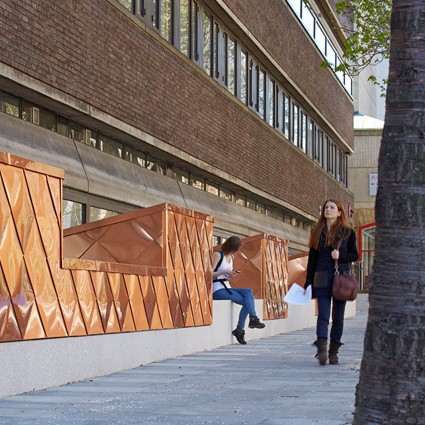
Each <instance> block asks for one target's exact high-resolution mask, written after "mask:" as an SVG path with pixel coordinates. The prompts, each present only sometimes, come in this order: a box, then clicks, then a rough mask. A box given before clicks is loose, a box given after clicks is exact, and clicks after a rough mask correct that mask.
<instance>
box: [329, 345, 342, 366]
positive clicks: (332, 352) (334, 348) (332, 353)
mask: <svg viewBox="0 0 425 425" xmlns="http://www.w3.org/2000/svg"><path fill="white" fill-rule="evenodd" d="M341 345H344V344H343V343H342V342H336V341H333V340H332V339H331V343H330V344H329V364H338V363H339V362H338V350H339V347H341Z"/></svg>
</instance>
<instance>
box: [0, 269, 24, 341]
mask: <svg viewBox="0 0 425 425" xmlns="http://www.w3.org/2000/svg"><path fill="white" fill-rule="evenodd" d="M0 323H1V324H2V326H1V328H0V340H1V341H15V340H20V339H22V335H21V332H20V330H19V325H18V321H17V319H16V316H15V312H14V311H13V305H12V301H11V298H10V294H9V289H8V288H7V285H6V280H5V278H4V275H3V271H2V269H1V268H0Z"/></svg>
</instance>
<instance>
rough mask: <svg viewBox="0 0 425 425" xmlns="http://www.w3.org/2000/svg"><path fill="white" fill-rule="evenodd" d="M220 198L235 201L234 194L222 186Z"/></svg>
mask: <svg viewBox="0 0 425 425" xmlns="http://www.w3.org/2000/svg"><path fill="white" fill-rule="evenodd" d="M219 196H220V198H224V199H227V200H228V201H231V200H232V199H233V192H232V191H231V190H230V189H227V188H226V187H222V186H220V194H219Z"/></svg>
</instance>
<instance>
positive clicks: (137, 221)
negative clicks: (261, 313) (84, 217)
mask: <svg viewBox="0 0 425 425" xmlns="http://www.w3.org/2000/svg"><path fill="white" fill-rule="evenodd" d="M0 177H1V180H2V182H1V183H2V184H0V230H1V233H0V265H1V268H0V341H13V340H19V339H33V338H45V337H58V336H68V335H72V336H75V335H86V334H87V335H92V334H100V333H108V332H128V331H135V330H145V329H161V328H170V327H181V326H193V325H207V324H210V323H211V321H212V315H211V312H212V297H211V241H212V229H213V219H212V217H210V216H207V215H205V214H202V213H198V212H196V211H192V210H188V209H186V208H183V207H178V206H175V205H172V204H161V205H158V206H154V207H151V208H145V209H143V210H137V211H134V212H131V213H126V214H122V215H120V216H118V217H111V218H109V219H105V220H99V222H95V223H90V224H88V225H83V226H77V227H75V228H72V229H67V230H65V231H64V232H63V233H64V235H65V246H66V248H65V252H68V253H69V252H71V253H73V254H74V253H75V254H78V255H75V257H78V258H65V259H64V258H62V246H63V240H62V238H61V233H62V178H63V172H62V171H61V170H57V169H55V168H54V167H48V166H44V165H43V164H38V163H36V162H34V161H30V160H25V159H23V158H19V157H15V156H13V155H10V154H5V153H0ZM63 266H64V267H65V268H62V267H63Z"/></svg>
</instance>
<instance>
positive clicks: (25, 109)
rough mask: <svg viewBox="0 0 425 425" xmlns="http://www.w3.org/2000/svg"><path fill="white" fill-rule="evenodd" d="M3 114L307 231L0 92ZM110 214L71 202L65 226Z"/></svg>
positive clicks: (277, 212) (263, 206)
mask: <svg viewBox="0 0 425 425" xmlns="http://www.w3.org/2000/svg"><path fill="white" fill-rule="evenodd" d="M0 111H1V112H4V113H7V114H9V115H13V116H15V117H17V118H21V119H23V120H25V121H28V122H31V123H33V124H36V125H39V126H40V127H43V128H46V129H48V130H51V131H54V132H57V133H59V134H61V135H62V136H65V137H69V138H71V139H73V140H75V141H77V142H81V143H84V144H87V145H89V146H91V147H93V148H95V149H98V150H100V151H102V152H105V153H108V154H110V155H113V156H115V157H117V158H121V159H124V160H126V161H129V162H131V163H133V164H136V165H139V166H141V167H143V168H147V169H149V170H152V171H154V172H157V173H160V174H162V175H164V176H168V177H171V178H173V179H174V180H178V181H180V182H182V183H185V184H188V185H190V186H192V187H195V188H197V189H200V190H203V191H206V192H208V193H211V194H213V195H216V196H219V197H221V198H224V199H226V200H228V201H231V202H235V203H236V204H238V205H241V206H244V207H247V208H250V209H252V210H254V211H257V212H259V213H261V214H264V215H267V216H270V217H273V218H275V219H278V220H281V221H284V222H286V223H289V224H291V225H293V226H297V227H301V228H304V229H307V228H308V224H307V223H305V222H302V221H300V220H297V219H296V218H294V217H292V216H290V215H288V214H287V213H286V212H285V211H283V210H282V209H280V208H278V207H275V206H271V205H268V204H267V202H260V201H258V200H255V199H253V198H250V197H249V196H245V195H242V194H241V193H237V192H235V191H234V190H231V189H230V188H228V187H226V186H225V185H222V184H219V183H217V182H215V181H213V180H210V179H208V178H205V177H203V176H201V175H198V174H197V173H193V172H191V171H188V170H185V169H183V168H181V167H177V166H176V165H174V164H171V163H169V162H167V161H164V160H162V159H159V158H157V157H155V156H153V155H151V154H149V153H147V152H143V151H141V150H139V149H135V148H134V147H132V146H129V145H127V144H125V143H123V142H121V141H119V140H116V139H114V138H111V137H109V136H107V135H105V134H103V133H101V132H99V131H97V130H94V129H91V128H88V127H87V126H84V125H82V124H80V123H79V122H76V121H73V120H71V119H69V118H67V117H65V116H62V115H59V114H57V113H55V112H53V111H51V110H49V109H46V108H43V107H41V106H39V105H35V104H33V103H31V102H29V101H27V100H25V99H22V98H20V97H16V96H13V95H11V94H9V93H6V92H3V91H1V90H0ZM98 210H99V211H98ZM110 213H116V212H114V211H110V210H105V209H102V208H100V209H95V210H93V209H92V207H90V208H89V209H87V208H86V207H85V206H84V204H82V203H78V202H70V201H68V203H66V202H65V203H64V217H67V218H66V219H64V225H65V226H66V227H69V226H71V225H77V224H82V223H86V222H88V221H93V220H95V219H100V218H104V217H105V216H102V214H110ZM96 217H98V218H96Z"/></svg>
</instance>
